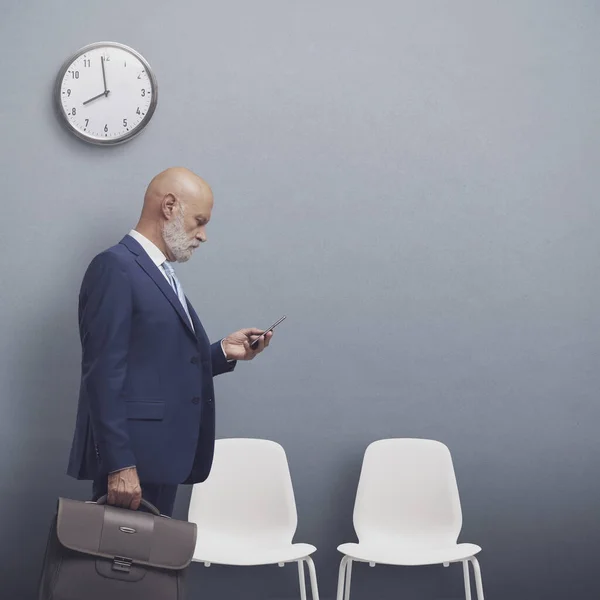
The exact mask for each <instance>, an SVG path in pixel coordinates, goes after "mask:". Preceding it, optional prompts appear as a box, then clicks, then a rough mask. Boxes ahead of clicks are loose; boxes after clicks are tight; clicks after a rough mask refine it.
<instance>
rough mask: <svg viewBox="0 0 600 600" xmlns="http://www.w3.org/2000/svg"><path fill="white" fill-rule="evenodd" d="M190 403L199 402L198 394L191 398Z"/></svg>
mask: <svg viewBox="0 0 600 600" xmlns="http://www.w3.org/2000/svg"><path fill="white" fill-rule="evenodd" d="M192 404H200V398H198V396H196V397H195V398H192Z"/></svg>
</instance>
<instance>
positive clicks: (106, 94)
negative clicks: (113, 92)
mask: <svg viewBox="0 0 600 600" xmlns="http://www.w3.org/2000/svg"><path fill="white" fill-rule="evenodd" d="M100 60H101V61H102V79H103V80H104V95H105V96H108V90H107V89H106V70H105V69H104V56H101V57H100Z"/></svg>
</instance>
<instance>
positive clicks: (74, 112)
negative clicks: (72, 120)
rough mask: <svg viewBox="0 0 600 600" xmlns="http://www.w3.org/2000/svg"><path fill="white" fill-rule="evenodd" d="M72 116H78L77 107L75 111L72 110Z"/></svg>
mask: <svg viewBox="0 0 600 600" xmlns="http://www.w3.org/2000/svg"><path fill="white" fill-rule="evenodd" d="M71 114H72V115H73V116H75V115H76V114H77V109H76V108H75V107H73V109H72V110H71Z"/></svg>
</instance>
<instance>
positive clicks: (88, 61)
mask: <svg viewBox="0 0 600 600" xmlns="http://www.w3.org/2000/svg"><path fill="white" fill-rule="evenodd" d="M83 66H84V67H86V68H87V67H91V66H92V61H91V60H90V59H89V58H87V59H85V58H84V59H83Z"/></svg>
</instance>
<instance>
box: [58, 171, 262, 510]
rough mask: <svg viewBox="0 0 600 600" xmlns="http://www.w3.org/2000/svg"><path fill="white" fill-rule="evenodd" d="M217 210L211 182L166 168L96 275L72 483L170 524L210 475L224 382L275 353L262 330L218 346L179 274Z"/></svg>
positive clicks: (88, 294)
mask: <svg viewBox="0 0 600 600" xmlns="http://www.w3.org/2000/svg"><path fill="white" fill-rule="evenodd" d="M212 207H213V194H212V191H211V189H210V187H209V186H208V184H207V183H206V182H205V181H204V180H203V179H201V178H200V177H198V176H197V175H195V174H194V173H192V172H191V171H189V170H187V169H183V168H171V169H167V170H166V171H164V172H162V173H160V174H159V175H157V176H156V177H155V178H154V179H153V180H152V181H151V182H150V185H149V186H148V189H147V190H146V194H145V197H144V206H143V209H142V214H141V217H140V220H139V223H138V224H137V226H136V227H135V229H133V230H132V231H131V232H130V233H129V234H128V235H126V236H125V237H124V238H123V239H122V240H121V242H120V243H119V244H117V245H116V246H113V247H112V248H109V249H108V250H106V251H105V252H102V253H101V254H99V255H98V256H96V257H95V258H94V259H93V260H92V262H91V263H90V265H89V267H88V269H87V271H86V273H85V276H84V278H83V283H82V286H81V291H80V295H79V329H80V338H81V345H82V363H81V369H82V372H81V388H80V394H79V405H78V411H77V420H76V425H75V434H74V438H73V444H72V447H71V454H70V459H69V467H68V474H69V475H70V476H72V477H75V478H77V479H84V480H92V481H93V499H94V500H96V499H98V498H99V497H100V496H103V495H105V494H106V495H107V496H108V503H109V504H112V505H116V506H121V507H126V508H131V509H134V510H136V509H138V508H139V506H140V500H141V498H142V497H143V498H145V499H146V500H148V501H150V502H151V503H153V504H154V505H156V506H157V508H158V509H159V510H160V511H161V513H163V514H165V515H168V516H171V515H172V512H173V505H174V502H175V495H176V492H177V485H178V484H181V483H187V484H193V483H197V482H201V481H204V480H205V479H206V478H207V477H208V475H209V472H210V468H211V464H212V459H213V451H214V441H215V392H214V387H213V377H215V376H216V375H220V374H222V373H227V372H230V371H233V369H234V368H235V366H236V363H237V361H238V360H252V359H253V358H254V357H255V356H256V355H257V354H259V353H260V352H262V351H263V350H264V349H265V347H266V346H268V345H269V342H270V339H271V336H272V332H269V333H267V334H266V335H261V333H262V331H261V330H259V329H255V328H249V329H241V330H240V331H236V332H235V333H232V334H230V335H228V336H227V337H225V338H224V339H222V340H220V341H217V342H215V343H213V344H211V343H210V342H209V339H208V337H207V335H206V332H205V331H204V328H203V326H202V323H201V322H200V319H199V318H198V315H197V314H196V312H195V310H194V308H193V307H192V305H191V304H190V302H189V301H188V300H187V298H186V297H185V295H184V293H183V289H182V286H181V283H180V282H179V280H178V279H177V276H176V275H175V271H174V269H173V266H172V263H177V262H185V261H187V260H189V259H190V258H191V256H192V254H193V253H194V251H195V250H196V249H197V248H198V247H199V246H200V244H201V243H203V242H205V241H206V227H207V225H208V222H209V221H210V217H211V212H212ZM208 298H210V292H209V290H205V293H204V294H203V299H204V302H206V300H207V299H208ZM256 339H258V340H259V341H258V346H257V347H256V348H255V349H254V348H251V347H250V344H251V343H252V342H253V341H254V340H256Z"/></svg>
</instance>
